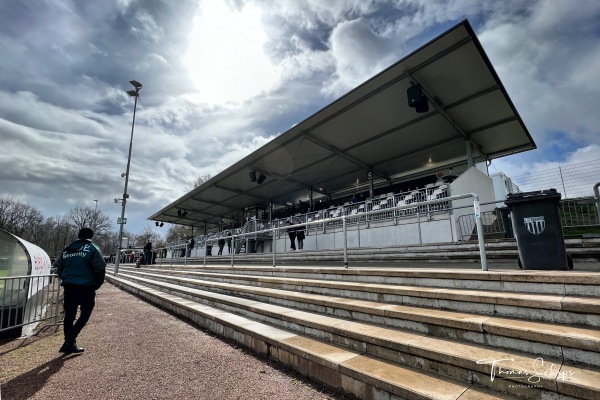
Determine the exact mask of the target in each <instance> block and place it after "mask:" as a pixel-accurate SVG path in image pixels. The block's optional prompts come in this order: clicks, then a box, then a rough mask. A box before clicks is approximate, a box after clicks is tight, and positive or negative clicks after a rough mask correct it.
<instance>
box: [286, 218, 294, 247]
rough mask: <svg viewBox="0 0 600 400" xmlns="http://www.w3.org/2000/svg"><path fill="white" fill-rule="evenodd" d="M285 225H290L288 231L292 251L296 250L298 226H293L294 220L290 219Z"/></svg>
mask: <svg viewBox="0 0 600 400" xmlns="http://www.w3.org/2000/svg"><path fill="white" fill-rule="evenodd" d="M285 225H286V226H288V227H289V228H287V230H286V231H287V233H288V236H289V237H290V250H291V251H296V228H295V227H294V228H292V220H291V219H288V220H287V221H285Z"/></svg>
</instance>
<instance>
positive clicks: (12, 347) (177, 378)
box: [0, 284, 347, 400]
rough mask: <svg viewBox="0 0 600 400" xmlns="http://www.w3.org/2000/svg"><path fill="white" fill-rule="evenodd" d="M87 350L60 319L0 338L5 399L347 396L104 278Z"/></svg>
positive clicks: (293, 399)
mask: <svg viewBox="0 0 600 400" xmlns="http://www.w3.org/2000/svg"><path fill="white" fill-rule="evenodd" d="M78 342H79V345H80V346H82V347H85V349H86V351H85V353H84V354H82V355H71V356H64V355H61V354H60V353H58V348H59V347H60V345H61V344H62V329H61V327H60V326H52V325H50V326H46V327H44V328H43V329H41V330H40V332H39V333H38V334H37V335H35V336H33V337H30V338H27V339H17V340H10V341H0V399H1V400H19V399H44V400H50V399H78V400H80V399H103V400H104V399H119V400H120V399H178V400H183V399H210V400H220V399H224V400H226V399H244V400H246V399H260V400H265V399H278V400H279V399H281V400H286V399H289V400H302V399H336V400H341V399H346V398H347V397H345V396H344V395H341V394H339V393H335V392H333V391H331V390H328V389H326V388H323V387H320V386H317V385H316V384H313V383H311V382H309V381H307V380H305V379H304V378H303V377H301V376H300V375H298V374H296V373H294V372H293V371H290V370H286V369H283V368H281V367H279V366H278V365H277V364H275V363H273V362H271V361H270V360H268V359H266V358H263V357H260V356H257V355H255V354H253V353H248V352H247V351H245V350H244V349H242V348H240V347H238V346H237V345H236V344H235V343H233V342H225V341H222V340H221V339H219V338H216V337H214V336H212V335H211V334H210V333H207V332H204V331H202V330H199V329H197V328H196V327H194V326H191V325H189V324H187V323H186V322H184V321H182V320H180V319H178V318H176V317H174V316H172V315H170V314H168V313H166V312H164V311H162V310H160V309H157V308H155V307H154V306H152V305H149V304H147V303H145V302H144V301H142V300H140V299H138V298H136V297H134V296H132V295H130V294H128V293H125V292H123V291H121V290H119V289H117V288H115V287H114V286H112V285H110V284H105V285H104V286H103V287H102V288H101V289H100V290H99V291H98V295H97V298H96V308H95V310H94V313H93V314H92V317H91V319H90V321H89V323H88V325H87V326H86V327H85V328H84V330H83V331H82V333H81V335H80V337H79V339H78Z"/></svg>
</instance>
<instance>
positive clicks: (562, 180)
mask: <svg viewBox="0 0 600 400" xmlns="http://www.w3.org/2000/svg"><path fill="white" fill-rule="evenodd" d="M558 172H559V173H560V181H561V183H562V187H563V192H565V199H566V198H567V197H568V196H567V189H565V180H564V179H563V174H562V169H561V168H560V167H558Z"/></svg>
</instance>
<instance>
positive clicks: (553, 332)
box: [126, 274, 600, 366]
mask: <svg viewBox="0 0 600 400" xmlns="http://www.w3.org/2000/svg"><path fill="white" fill-rule="evenodd" d="M126 276H127V278H129V279H134V280H137V281H139V282H142V283H144V284H149V285H156V286H158V287H160V288H162V290H174V291H178V292H180V293H181V292H185V291H186V289H187V287H192V288H195V289H199V290H200V291H199V292H188V293H195V296H201V297H202V298H203V299H204V300H206V301H212V302H214V304H220V303H222V304H229V305H231V306H233V307H238V308H240V307H241V308H245V307H247V305H246V303H245V302H241V303H240V302H239V301H238V298H244V299H250V300H253V301H260V302H264V303H268V304H277V305H282V306H286V307H291V308H294V309H298V310H307V311H313V312H318V313H320V314H327V315H331V316H335V317H342V318H347V319H355V320H359V321H363V322H371V323H377V324H382V325H384V326H389V327H395V328H401V329H406V330H410V331H416V332H421V333H426V334H430V335H434V336H439V337H445V338H460V339H461V340H465V341H469V342H473V343H479V344H490V345H493V346H498V347H502V348H506V349H511V350H518V351H526V352H530V353H534V354H540V355H542V356H545V357H554V358H564V360H566V361H568V362H578V363H586V364H592V365H596V366H600V359H598V357H597V353H595V350H596V349H598V348H600V330H599V329H594V328H593V327H592V328H589V327H585V326H582V327H575V326H571V325H561V324H551V323H540V322H530V321H527V320H522V319H514V318H498V317H491V316H489V315H480V314H477V313H474V312H470V313H466V312H455V311H445V310H438V309H435V308H430V307H414V306H402V305H393V304H387V303H382V302H376V301H367V300H356V299H350V298H344V297H336V296H332V295H322V294H308V293H304V292H297V291H293V290H280V289H270V288H258V287H250V286H245V285H235V284H228V283H217V282H209V281H202V280H196V279H191V278H179V277H173V276H167V275H157V274H153V275H147V277H146V278H144V277H141V276H137V274H136V275H126ZM159 281H164V282H165V283H164V284H163V283H161V282H159ZM223 295H225V296H223ZM271 317H278V314H275V315H271Z"/></svg>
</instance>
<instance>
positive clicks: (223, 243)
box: [217, 237, 225, 256]
mask: <svg viewBox="0 0 600 400" xmlns="http://www.w3.org/2000/svg"><path fill="white" fill-rule="evenodd" d="M217 244H218V245H219V252H218V253H217V255H218V256H222V255H223V247H225V238H222V237H220V238H219V240H217Z"/></svg>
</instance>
